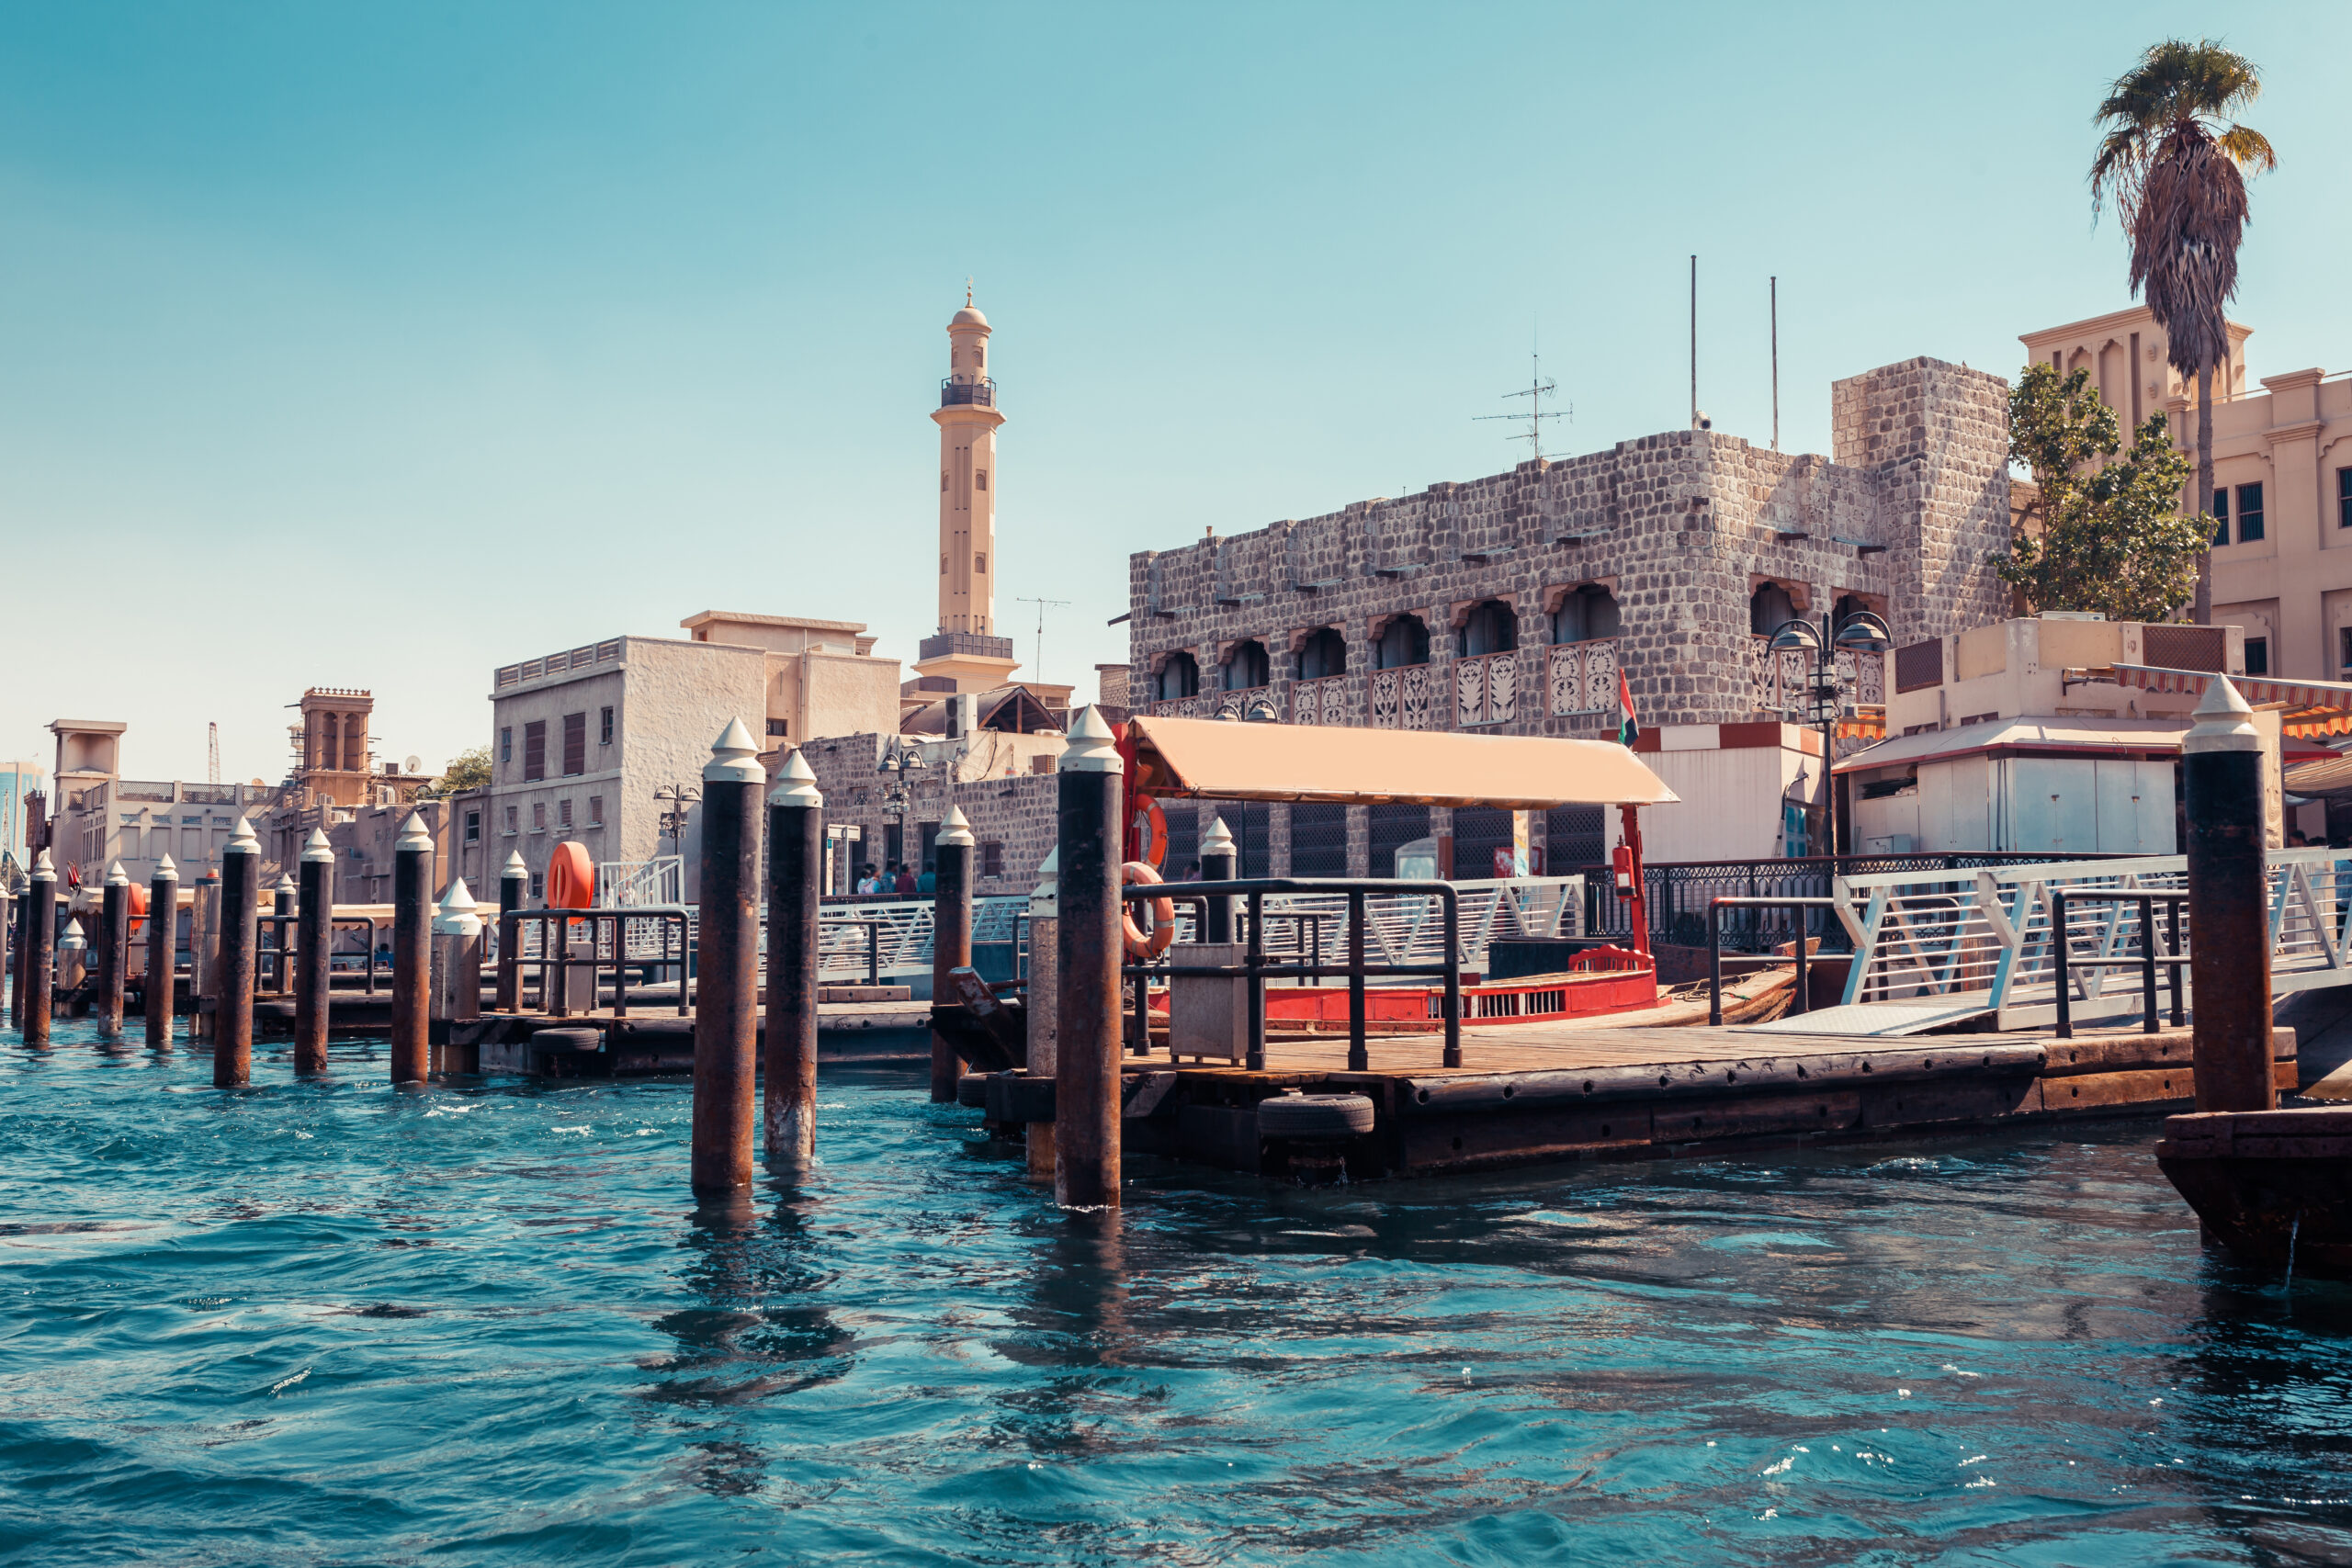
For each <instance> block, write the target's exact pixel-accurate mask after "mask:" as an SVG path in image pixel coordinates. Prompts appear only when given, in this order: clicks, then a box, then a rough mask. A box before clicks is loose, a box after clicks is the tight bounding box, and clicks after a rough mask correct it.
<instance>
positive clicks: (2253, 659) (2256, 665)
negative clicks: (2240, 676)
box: [2245, 637, 2270, 675]
mask: <svg viewBox="0 0 2352 1568" xmlns="http://www.w3.org/2000/svg"><path fill="white" fill-rule="evenodd" d="M2245 672H2246V673H2247V674H2249V675H2267V674H2269V673H2270V639H2269V638H2268V637H2248V638H2246V639H2245Z"/></svg>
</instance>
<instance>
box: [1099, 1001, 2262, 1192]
mask: <svg viewBox="0 0 2352 1568" xmlns="http://www.w3.org/2000/svg"><path fill="white" fill-rule="evenodd" d="M2189 1050H2190V1045H2189V1034H2188V1031H2186V1030H2175V1031H2167V1032H2161V1033H2156V1034H2145V1033H2141V1032H2137V1031H2136V1030H2135V1031H2132V1032H2124V1031H2121V1030H2113V1031H2106V1030H2102V1031H2098V1032H2082V1033H2079V1034H2078V1035H2077V1036H2076V1037H2075V1038H2074V1039H2072V1040H2057V1039H2053V1038H2052V1037H2051V1036H2050V1035H2048V1034H2016V1033H2012V1034H1998V1033H1979V1034H1948V1035H1940V1036H1931V1037H1912V1038H1907V1039H1903V1040H1897V1041H1879V1040H1862V1039H1856V1038H1854V1037H1852V1036H1838V1035H1822V1034H1794V1033H1786V1032H1773V1033H1758V1032H1752V1031H1748V1030H1742V1029H1736V1028H1716V1029H1710V1028H1705V1027H1699V1028H1685V1029H1590V1028H1579V1027H1575V1026H1572V1025H1565V1024H1564V1025H1548V1024H1521V1025H1516V1026H1512V1027H1508V1028H1495V1029H1476V1030H1465V1031H1464V1032H1463V1035H1462V1051H1463V1059H1464V1064H1465V1065H1464V1066H1460V1067H1453V1068H1448V1067H1445V1066H1442V1065H1441V1056H1442V1039H1441V1037H1439V1036H1437V1035H1419V1036H1407V1037H1389V1038H1385V1039H1381V1040H1379V1041H1377V1042H1375V1043H1374V1048H1373V1052H1372V1063H1373V1066H1372V1070H1371V1071H1370V1072H1366V1073H1351V1072H1349V1071H1348V1070H1347V1043H1346V1042H1345V1041H1344V1040H1334V1041H1324V1040H1311V1041H1297V1040H1293V1041H1283V1042H1278V1043H1270V1044H1269V1045H1268V1047H1267V1065H1266V1067H1265V1070H1263V1071H1261V1072H1253V1071H1250V1070H1248V1069H1246V1068H1241V1067H1233V1066H1194V1065H1184V1064H1175V1063H1168V1062H1163V1061H1148V1060H1145V1059H1143V1058H1136V1057H1131V1058H1129V1059H1128V1061H1127V1063H1126V1064H1125V1076H1126V1078H1127V1083H1128V1088H1127V1092H1126V1095H1125V1105H1126V1114H1125V1121H1124V1123H1123V1125H1124V1137H1125V1145H1126V1147H1127V1148H1128V1149H1130V1150H1132V1151H1135V1152H1137V1153H1152V1154H1159V1155H1164V1156H1170V1157H1173V1158H1177V1159H1186V1160H1197V1161H1201V1162H1204V1163H1206V1164H1210V1165H1216V1166H1222V1167H1226V1168H1232V1169H1242V1170H1255V1171H1259V1172H1261V1173H1263V1174H1266V1175H1270V1176H1278V1175H1281V1174H1283V1173H1284V1172H1285V1171H1286V1170H1287V1169H1288V1168H1289V1162H1290V1158H1291V1155H1292V1153H1293V1151H1291V1150H1289V1149H1286V1148H1284V1147H1283V1145H1282V1144H1281V1142H1280V1140H1276V1139H1271V1138H1261V1136H1260V1135H1259V1133H1258V1127H1257V1121H1258V1117H1257V1105H1258V1102H1259V1101H1261V1100H1264V1099H1266V1098H1268V1097H1269V1096H1272V1095H1275V1094H1280V1093H1282V1092H1283V1090H1285V1089H1302V1090H1306V1091H1307V1092H1310V1093H1311V1092H1317V1091H1320V1092H1324V1093H1335V1092H1347V1093H1353V1094H1361V1095H1364V1096H1366V1097H1368V1098H1369V1099H1370V1100H1372V1101H1373V1105H1374V1128H1373V1131H1372V1132H1371V1134H1368V1135H1365V1136H1363V1137H1361V1138H1359V1139H1357V1140H1355V1142H1354V1144H1353V1145H1351V1147H1350V1148H1349V1150H1348V1151H1347V1166H1348V1169H1349V1171H1350V1174H1351V1177H1354V1178H1356V1179H1370V1178H1375V1177H1382V1176H1419V1175H1435V1174H1442V1173H1447V1172H1454V1171H1468V1170H1480V1169H1490V1168H1500V1167H1508V1166H1517V1165H1531V1164H1537V1163H1542V1162H1547V1161H1564V1160H1588V1159H1620V1160H1622V1159H1653V1158H1670V1157H1677V1156H1691V1155H1712V1154H1718V1153H1731V1152H1736V1151H1738V1150H1741V1149H1747V1148H1756V1147H1764V1146H1775V1145H1779V1146H1785V1145H1805V1144H1826V1143H1846V1142H1853V1141H1858V1140H1869V1139H1877V1138H1890V1137H1900V1136H1905V1135H1912V1134H1921V1133H1952V1132H1968V1131H1976V1130H1981V1129H1984V1128H1989V1127H1994V1126H1999V1125H2006V1124H2008V1123H2011V1122H2018V1121H2019V1120H2023V1119H2036V1118H2049V1117H2079V1116H2091V1115H2115V1114H2119V1113H2131V1114H2141V1113H2149V1112H2157V1111H2180V1110H2183V1109H2187V1108H2188V1107H2189V1106H2190V1105H2191V1104H2192V1102H2193V1101H2192V1091H2191V1085H2190V1077H2189ZM2274 1057H2275V1061H2274V1074H2275V1076H2276V1077H2277V1079H2278V1083H2279V1085H2280V1087H2281V1088H2282V1089H2286V1090H2288V1091H2289V1092H2292V1091H2293V1089H2294V1088H2295V1085H2296V1064H2295V1045H2294V1032H2293V1031H2292V1030H2286V1029H2282V1030H2279V1031H2278V1032H2276V1034H2275V1036H2274Z"/></svg>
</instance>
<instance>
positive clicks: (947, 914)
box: [931, 806, 973, 1105]
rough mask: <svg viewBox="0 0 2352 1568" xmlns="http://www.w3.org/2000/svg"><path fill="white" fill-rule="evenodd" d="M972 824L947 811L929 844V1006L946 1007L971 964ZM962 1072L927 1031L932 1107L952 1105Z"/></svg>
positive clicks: (941, 1039) (952, 1053)
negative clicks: (934, 862)
mask: <svg viewBox="0 0 2352 1568" xmlns="http://www.w3.org/2000/svg"><path fill="white" fill-rule="evenodd" d="M972 844H973V840H972V825H971V823H970V822H968V821H967V820H966V819H965V817H964V808H963V807H960V806H950V807H948V808H947V815H946V817H945V818H942V819H941V821H940V824H939V838H938V840H936V841H935V843H934V844H933V849H934V851H935V852H936V854H937V857H938V873H937V874H938V881H937V884H936V887H937V891H936V892H935V893H934V894H933V897H932V904H931V1005H932V1006H933V1007H934V1008H938V1007H944V1006H945V1005H947V1003H948V1000H949V998H952V997H954V996H955V994H956V983H955V981H953V980H951V979H950V978H948V976H949V975H950V974H951V973H952V972H953V971H955V970H957V969H968V968H970V967H971V964H972ZM962 1070H963V1068H962V1066H961V1065H960V1064H959V1063H958V1062H957V1061H956V1047H955V1046H953V1045H951V1044H949V1043H948V1041H947V1036H945V1035H944V1034H942V1033H941V1032H939V1031H938V1030H937V1029H935V1028H934V1029H933V1031H932V1032H931V1098H932V1102H933V1104H935V1105H953V1104H955V1103H956V1076H957V1075H958V1074H959V1073H960V1072H961V1071H962Z"/></svg>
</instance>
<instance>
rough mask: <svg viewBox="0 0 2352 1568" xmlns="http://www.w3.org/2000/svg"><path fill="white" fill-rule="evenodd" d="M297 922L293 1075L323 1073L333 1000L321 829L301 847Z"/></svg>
mask: <svg viewBox="0 0 2352 1568" xmlns="http://www.w3.org/2000/svg"><path fill="white" fill-rule="evenodd" d="M300 864H301V867H302V886H301V891H300V895H299V896H298V897H299V902H298V904H297V906H296V908H297V912H298V913H300V916H301V917H302V921H301V925H300V928H299V931H298V933H297V935H296V936H295V939H294V1070H295V1071H296V1072H298V1073H322V1072H325V1071H326V1070H327V1032H328V1030H329V1028H330V1026H331V1024H332V1022H333V1019H334V1010H333V1002H332V998H333V997H334V845H333V844H331V843H329V842H328V841H327V834H326V829H323V828H313V829H311V837H310V841H309V842H307V843H305V844H304V845H303V846H302V858H301V862H300Z"/></svg>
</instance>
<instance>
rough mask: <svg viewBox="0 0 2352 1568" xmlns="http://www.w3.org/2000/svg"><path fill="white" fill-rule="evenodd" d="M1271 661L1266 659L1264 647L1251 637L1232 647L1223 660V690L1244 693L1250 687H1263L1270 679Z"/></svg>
mask: <svg viewBox="0 0 2352 1568" xmlns="http://www.w3.org/2000/svg"><path fill="white" fill-rule="evenodd" d="M1270 665H1271V661H1270V660H1268V659H1267V658H1266V645H1265V644H1264V643H1262V642H1260V641H1259V640H1258V639H1257V638H1255V637H1251V638H1250V640H1249V641H1247V642H1238V643H1235V644H1234V645H1233V651H1232V652H1231V653H1230V654H1228V655H1227V657H1226V660H1225V689H1226V690H1227V691H1228V692H1246V691H1248V690H1250V688H1251V687H1252V686H1262V685H1265V684H1266V683H1267V682H1269V681H1270V680H1272V669H1271V668H1270Z"/></svg>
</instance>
